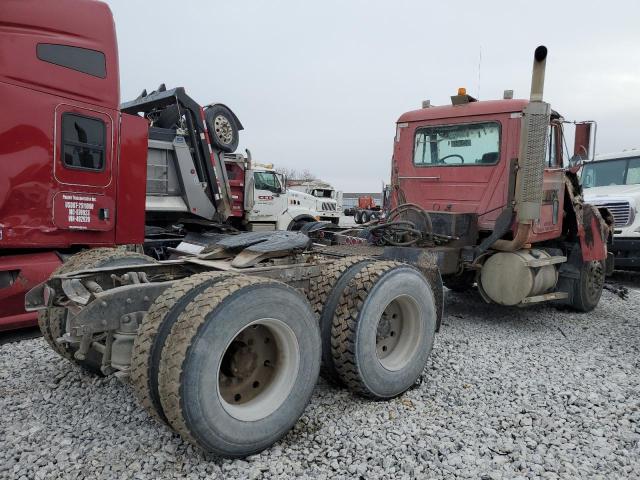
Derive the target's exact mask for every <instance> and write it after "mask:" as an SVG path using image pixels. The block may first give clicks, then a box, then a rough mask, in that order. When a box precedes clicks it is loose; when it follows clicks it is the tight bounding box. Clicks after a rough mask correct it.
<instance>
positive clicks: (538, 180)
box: [492, 46, 551, 252]
mask: <svg viewBox="0 0 640 480" xmlns="http://www.w3.org/2000/svg"><path fill="white" fill-rule="evenodd" d="M546 60H547V47H544V46H539V47H538V48H536V50H535V53H534V55H533V71H532V74H531V94H530V98H529V104H528V105H527V106H526V107H525V108H524V110H523V111H522V126H521V131H520V151H519V154H518V173H517V177H516V195H515V207H514V209H515V211H516V214H517V220H518V227H517V230H516V232H515V233H514V237H513V240H498V241H496V242H495V243H494V244H493V245H492V248H495V249H496V250H502V251H508V252H513V251H515V250H519V249H520V248H522V247H523V246H524V245H525V244H526V242H527V239H528V237H529V233H530V231H531V228H532V225H533V222H534V221H535V220H537V219H538V218H540V208H541V205H542V190H543V175H544V160H545V154H546V150H547V130H548V128H549V122H550V120H551V105H549V104H548V103H545V102H543V101H542V95H543V92H544V73H545V65H546Z"/></svg>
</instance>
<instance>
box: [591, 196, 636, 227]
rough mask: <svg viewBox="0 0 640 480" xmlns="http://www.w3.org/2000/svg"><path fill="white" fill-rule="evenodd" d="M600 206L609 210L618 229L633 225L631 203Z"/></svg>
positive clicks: (612, 203)
mask: <svg viewBox="0 0 640 480" xmlns="http://www.w3.org/2000/svg"><path fill="white" fill-rule="evenodd" d="M598 206H599V207H606V208H608V209H609V211H610V212H611V215H613V220H614V223H615V226H616V227H626V226H627V225H629V224H630V223H631V206H630V205H629V202H608V203H598Z"/></svg>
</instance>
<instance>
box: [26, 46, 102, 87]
mask: <svg viewBox="0 0 640 480" xmlns="http://www.w3.org/2000/svg"><path fill="white" fill-rule="evenodd" d="M36 55H37V56H38V58H39V59H40V60H42V61H43V62H48V63H53V64H54V65H59V66H61V67H65V68H70V69H72V70H76V71H78V72H82V73H86V74H87V75H92V76H94V77H98V78H106V76H107V64H106V62H105V57H104V53H102V52H99V51H97V50H89V49H88V48H80V47H71V46H69V45H55V44H53V43H39V44H38V46H37V47H36Z"/></svg>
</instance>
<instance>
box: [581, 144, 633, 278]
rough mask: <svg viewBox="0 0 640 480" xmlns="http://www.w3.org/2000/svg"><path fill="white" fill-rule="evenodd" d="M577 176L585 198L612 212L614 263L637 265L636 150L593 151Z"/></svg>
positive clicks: (624, 265)
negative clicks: (591, 157) (593, 157)
mask: <svg viewBox="0 0 640 480" xmlns="http://www.w3.org/2000/svg"><path fill="white" fill-rule="evenodd" d="M581 178H582V187H583V189H584V199H585V201H586V202H587V203H590V204H592V205H596V206H604V207H607V208H608V209H609V211H610V212H611V214H612V215H613V218H614V221H615V223H614V231H613V245H612V246H611V248H610V250H611V251H612V253H613V254H614V255H615V266H616V267H617V268H640V215H638V210H640V150H635V149H634V150H626V151H623V152H618V153H609V154H604V155H596V157H595V159H594V160H593V161H591V162H588V163H586V164H584V166H583V167H582V174H581Z"/></svg>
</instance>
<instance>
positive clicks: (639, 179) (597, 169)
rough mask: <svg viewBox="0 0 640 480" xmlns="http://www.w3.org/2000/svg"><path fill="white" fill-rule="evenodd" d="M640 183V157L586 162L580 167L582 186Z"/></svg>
mask: <svg viewBox="0 0 640 480" xmlns="http://www.w3.org/2000/svg"><path fill="white" fill-rule="evenodd" d="M637 184H640V157H631V158H620V159H616V160H606V161H600V162H592V163H588V164H586V165H585V166H584V168H583V169H582V186H583V187H584V188H591V187H604V186H608V185H637Z"/></svg>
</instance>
